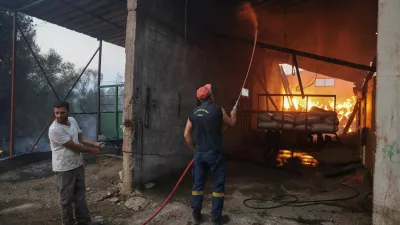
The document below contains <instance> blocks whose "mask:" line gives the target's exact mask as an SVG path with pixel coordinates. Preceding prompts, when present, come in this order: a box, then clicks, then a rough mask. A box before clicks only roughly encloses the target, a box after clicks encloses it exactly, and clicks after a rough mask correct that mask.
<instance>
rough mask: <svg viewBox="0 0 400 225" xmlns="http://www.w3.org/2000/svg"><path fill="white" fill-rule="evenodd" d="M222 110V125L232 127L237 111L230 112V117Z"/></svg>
mask: <svg viewBox="0 0 400 225" xmlns="http://www.w3.org/2000/svg"><path fill="white" fill-rule="evenodd" d="M221 109H222V116H223V117H222V119H223V121H224V123H225V124H226V125H228V126H231V127H234V126H235V125H236V116H237V111H236V110H232V111H231V117H229V116H228V114H227V113H226V111H225V109H224V108H221Z"/></svg>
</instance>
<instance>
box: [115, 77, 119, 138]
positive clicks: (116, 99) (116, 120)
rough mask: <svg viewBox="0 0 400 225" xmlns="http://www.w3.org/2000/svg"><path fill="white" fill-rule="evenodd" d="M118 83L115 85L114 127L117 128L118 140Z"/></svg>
mask: <svg viewBox="0 0 400 225" xmlns="http://www.w3.org/2000/svg"><path fill="white" fill-rule="evenodd" d="M118 124H119V122H118V85H117V86H115V128H116V129H117V140H119V126H118Z"/></svg>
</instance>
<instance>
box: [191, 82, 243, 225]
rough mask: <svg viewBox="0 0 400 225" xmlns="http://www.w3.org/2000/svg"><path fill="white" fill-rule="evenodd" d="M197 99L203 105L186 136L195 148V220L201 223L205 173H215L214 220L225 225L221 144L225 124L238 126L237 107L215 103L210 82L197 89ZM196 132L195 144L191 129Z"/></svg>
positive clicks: (193, 204) (223, 161) (214, 222)
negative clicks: (232, 107) (228, 110)
mask: <svg viewBox="0 0 400 225" xmlns="http://www.w3.org/2000/svg"><path fill="white" fill-rule="evenodd" d="M197 99H198V100H199V101H200V102H201V104H200V105H199V106H198V107H196V108H195V109H194V110H193V111H192V112H191V114H190V115H189V118H188V120H187V123H186V128H185V134H184V137H185V139H186V142H187V144H188V145H189V146H190V148H191V149H192V150H193V151H194V164H193V189H192V209H193V213H192V216H193V222H194V224H200V222H201V209H202V203H203V188H204V183H205V176H206V172H207V170H208V169H209V170H210V171H211V174H212V182H213V193H212V208H211V221H212V223H213V224H214V225H216V224H222V217H221V214H222V209H223V205H224V191H225V157H224V154H223V151H222V150H223V147H222V133H223V132H224V131H225V130H226V126H230V127H233V126H235V125H236V116H237V107H236V106H235V107H234V109H233V110H232V111H231V113H230V117H229V116H228V114H227V113H226V111H225V109H224V108H222V107H221V106H220V105H217V104H215V103H214V95H213V93H212V89H211V85H210V84H207V85H205V86H202V87H200V88H199V89H198V90H197ZM192 130H193V131H194V139H195V140H196V143H194V141H193V138H192V135H191V131H192Z"/></svg>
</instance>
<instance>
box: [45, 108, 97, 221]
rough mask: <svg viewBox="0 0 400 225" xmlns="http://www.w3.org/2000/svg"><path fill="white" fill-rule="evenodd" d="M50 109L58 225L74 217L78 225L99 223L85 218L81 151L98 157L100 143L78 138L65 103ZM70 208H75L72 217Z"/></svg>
mask: <svg viewBox="0 0 400 225" xmlns="http://www.w3.org/2000/svg"><path fill="white" fill-rule="evenodd" d="M53 108H54V115H55V117H56V120H55V121H54V122H53V123H52V124H51V126H50V128H49V139H50V146H51V151H52V166H53V171H54V172H56V185H57V188H58V191H59V199H60V206H61V214H62V224H63V225H73V224H75V218H76V221H77V222H78V225H94V224H101V222H100V221H92V220H91V218H90V215H89V210H88V207H87V203H86V198H85V191H86V187H85V170H84V167H83V158H82V152H88V153H91V154H93V155H98V154H99V148H102V147H103V146H104V143H102V142H94V141H91V140H89V139H88V138H86V137H84V136H83V135H82V131H81V129H80V128H79V126H78V123H77V122H76V120H75V119H74V118H72V117H69V114H70V111H69V104H68V102H66V101H57V102H56V103H55V104H54V107H53ZM81 143H82V144H84V145H82V144H81ZM88 146H91V147H88ZM72 205H74V206H75V218H74V213H73V207H72Z"/></svg>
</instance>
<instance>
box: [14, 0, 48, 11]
mask: <svg viewBox="0 0 400 225" xmlns="http://www.w3.org/2000/svg"><path fill="white" fill-rule="evenodd" d="M45 1H47V0H37V1H35V2H32V3H30V4H27V5H23V6H20V7H19V8H18V9H17V11H23V10H25V9H28V8H31V7H33V6H35V5H38V4H40V3H42V2H45Z"/></svg>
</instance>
